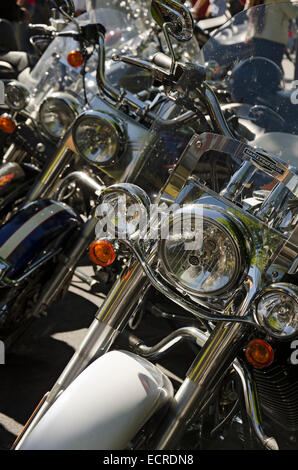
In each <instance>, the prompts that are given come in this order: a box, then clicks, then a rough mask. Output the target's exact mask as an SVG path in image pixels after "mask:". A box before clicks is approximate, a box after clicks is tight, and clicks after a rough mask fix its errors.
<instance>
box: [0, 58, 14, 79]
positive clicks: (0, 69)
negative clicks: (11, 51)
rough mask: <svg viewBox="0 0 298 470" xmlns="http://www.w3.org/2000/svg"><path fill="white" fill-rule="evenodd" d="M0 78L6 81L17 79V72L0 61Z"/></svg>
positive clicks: (6, 63) (9, 65)
mask: <svg viewBox="0 0 298 470" xmlns="http://www.w3.org/2000/svg"><path fill="white" fill-rule="evenodd" d="M0 77H1V78H4V79H5V78H6V79H12V78H16V77H17V71H16V70H15V68H14V67H13V66H12V65H11V64H9V63H8V62H6V61H4V60H0Z"/></svg>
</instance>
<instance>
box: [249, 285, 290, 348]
mask: <svg viewBox="0 0 298 470" xmlns="http://www.w3.org/2000/svg"><path fill="white" fill-rule="evenodd" d="M297 299H298V287H297V286H294V285H291V284H285V283H279V284H273V285H272V286H270V287H268V288H267V289H265V291H264V292H263V293H262V295H261V298H260V300H259V302H258V305H257V320H258V323H259V324H260V325H261V326H263V327H264V328H265V329H266V330H267V332H268V333H269V334H270V335H271V336H273V337H276V338H280V339H282V338H288V337H289V336H293V335H294V334H295V333H297V331H298V301H297Z"/></svg>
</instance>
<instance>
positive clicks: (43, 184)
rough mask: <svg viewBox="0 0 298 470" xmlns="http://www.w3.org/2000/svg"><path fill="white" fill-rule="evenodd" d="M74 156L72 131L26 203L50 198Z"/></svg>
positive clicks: (42, 174)
mask: <svg viewBox="0 0 298 470" xmlns="http://www.w3.org/2000/svg"><path fill="white" fill-rule="evenodd" d="M73 155H74V153H73V150H72V145H71V131H70V132H69V133H68V134H67V135H66V136H65V138H64V139H63V141H62V143H61V145H60V146H59V147H58V149H57V153H56V155H55V156H54V157H53V158H52V159H51V160H50V162H49V164H48V165H47V166H46V167H45V169H44V170H43V171H42V173H41V175H40V177H39V178H38V180H37V182H36V183H35V185H34V187H33V189H32V190H31V191H30V193H29V194H28V196H27V198H26V203H28V202H33V201H35V200H36V199H38V198H40V197H49V194H50V193H51V190H53V187H54V186H55V183H56V182H57V180H58V178H59V176H60V174H61V172H62V171H63V170H64V169H65V167H66V165H67V164H68V163H69V162H70V160H71V159H72V158H73Z"/></svg>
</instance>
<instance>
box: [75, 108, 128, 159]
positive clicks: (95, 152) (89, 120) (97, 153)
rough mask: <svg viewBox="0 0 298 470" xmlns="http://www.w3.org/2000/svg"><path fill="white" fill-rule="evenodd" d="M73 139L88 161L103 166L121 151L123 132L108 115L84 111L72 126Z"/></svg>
mask: <svg viewBox="0 0 298 470" xmlns="http://www.w3.org/2000/svg"><path fill="white" fill-rule="evenodd" d="M73 140H74V143H75V146H76V148H77V150H78V152H79V153H80V155H81V156H82V157H83V158H85V159H87V160H88V161H89V163H93V164H97V165H99V166H105V165H110V164H111V163H113V162H114V160H115V158H116V157H118V155H119V153H120V152H121V151H122V150H121V144H122V142H123V133H122V129H121V128H120V125H119V123H118V122H116V121H115V119H114V118H112V117H111V116H110V115H108V114H106V113H100V112H95V111H86V112H85V113H84V114H82V115H81V116H80V118H79V119H78V120H77V122H76V124H75V126H74V129H73Z"/></svg>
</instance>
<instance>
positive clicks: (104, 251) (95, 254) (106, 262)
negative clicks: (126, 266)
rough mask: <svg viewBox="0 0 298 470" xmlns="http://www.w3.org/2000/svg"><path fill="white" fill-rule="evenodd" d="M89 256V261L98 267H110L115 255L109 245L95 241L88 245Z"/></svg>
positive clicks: (105, 242)
mask: <svg viewBox="0 0 298 470" xmlns="http://www.w3.org/2000/svg"><path fill="white" fill-rule="evenodd" d="M89 256H90V259H91V261H92V262H93V263H95V264H98V265H99V266H110V264H112V263H113V262H114V261H115V258H116V253H115V250H114V247H113V245H112V244H111V243H109V242H107V241H106V240H97V241H96V242H93V243H92V245H90V248H89Z"/></svg>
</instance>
